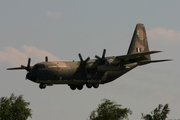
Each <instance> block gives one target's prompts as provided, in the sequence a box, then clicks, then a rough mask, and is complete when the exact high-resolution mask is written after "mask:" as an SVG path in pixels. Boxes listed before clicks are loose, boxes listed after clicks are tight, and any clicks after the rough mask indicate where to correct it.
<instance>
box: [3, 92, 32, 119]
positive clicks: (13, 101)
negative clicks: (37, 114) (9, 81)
mask: <svg viewBox="0 0 180 120" xmlns="http://www.w3.org/2000/svg"><path fill="white" fill-rule="evenodd" d="M29 105H30V103H29V102H25V100H24V99H23V96H22V95H20V96H15V95H14V94H11V96H10V98H7V97H1V98H0V120H27V118H28V117H32V113H31V112H32V110H31V109H29V108H28V106H29Z"/></svg>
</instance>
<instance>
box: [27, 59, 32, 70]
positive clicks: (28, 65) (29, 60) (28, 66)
mask: <svg viewBox="0 0 180 120" xmlns="http://www.w3.org/2000/svg"><path fill="white" fill-rule="evenodd" d="M30 64H31V58H29V59H28V64H27V68H30Z"/></svg>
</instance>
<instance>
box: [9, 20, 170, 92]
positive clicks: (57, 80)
mask: <svg viewBox="0 0 180 120" xmlns="http://www.w3.org/2000/svg"><path fill="white" fill-rule="evenodd" d="M159 52H161V51H149V47H148V42H147V36H146V31H145V27H144V25H143V24H140V23H139V24H137V25H136V27H135V30H134V34H133V37H132V40H131V43H130V46H129V49H128V52H127V54H126V55H121V56H110V57H105V54H106V49H104V51H103V54H102V57H99V56H97V55H96V56H95V58H96V59H90V58H89V57H88V58H86V59H85V60H83V58H82V56H81V54H78V55H79V58H80V61H48V57H46V58H45V62H40V63H37V64H35V65H34V66H30V62H31V59H30V58H29V59H28V64H27V66H24V65H21V66H20V67H15V68H8V69H7V70H19V69H25V70H27V72H28V73H27V74H26V79H29V80H30V81H32V82H35V83H38V84H39V88H40V89H44V88H46V86H52V85H54V84H67V85H69V86H70V88H71V89H72V90H75V89H76V88H77V89H78V90H81V89H83V86H84V85H86V86H87V88H91V87H94V88H98V87H99V85H100V84H105V83H109V82H112V81H113V80H115V79H117V78H118V77H120V76H122V75H123V74H125V73H127V72H128V71H130V70H132V69H134V68H136V67H137V66H141V65H146V64H149V63H156V62H164V61H170V59H164V60H151V57H150V54H154V53H159Z"/></svg>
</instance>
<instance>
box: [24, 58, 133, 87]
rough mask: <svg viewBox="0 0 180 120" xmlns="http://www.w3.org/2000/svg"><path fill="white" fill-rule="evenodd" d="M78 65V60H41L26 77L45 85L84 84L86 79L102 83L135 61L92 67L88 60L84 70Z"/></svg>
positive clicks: (110, 79)
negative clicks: (125, 63) (121, 64)
mask: <svg viewBox="0 0 180 120" xmlns="http://www.w3.org/2000/svg"><path fill="white" fill-rule="evenodd" d="M92 61H94V60H92ZM79 66H80V62H78V61H66V62H60V61H58V62H41V63H38V64H36V65H34V66H33V68H32V70H31V72H29V74H28V75H27V78H28V79H30V80H31V81H33V82H36V83H44V84H47V85H52V84H69V85H71V84H73V85H84V84H86V82H87V81H88V82H92V83H99V84H104V83H108V82H111V81H113V80H115V79H117V78H118V77H120V76H121V75H123V74H125V73H126V72H128V71H129V70H131V69H133V68H135V67H136V66H137V63H131V64H127V65H123V66H120V65H119V66H116V65H113V66H110V65H101V66H99V67H94V66H93V65H91V62H89V63H88V65H87V66H86V70H85V71H84V69H83V68H82V69H81V68H79ZM31 74H32V75H31ZM33 75H34V76H33ZM29 76H33V77H29Z"/></svg>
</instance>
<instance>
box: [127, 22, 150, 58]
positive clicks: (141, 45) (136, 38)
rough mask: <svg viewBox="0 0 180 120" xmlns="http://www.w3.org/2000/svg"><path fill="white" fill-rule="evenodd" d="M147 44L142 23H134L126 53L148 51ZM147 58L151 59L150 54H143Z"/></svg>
mask: <svg viewBox="0 0 180 120" xmlns="http://www.w3.org/2000/svg"><path fill="white" fill-rule="evenodd" d="M148 51H149V46H148V41H147V36H146V30H145V27H144V25H143V24H141V23H139V24H137V25H136V28H135V30H134V34H133V37H132V40H131V44H130V46H129V50H128V53H127V54H134V53H138V52H148ZM145 57H146V58H147V60H151V58H150V55H145Z"/></svg>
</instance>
